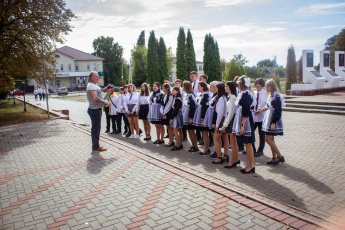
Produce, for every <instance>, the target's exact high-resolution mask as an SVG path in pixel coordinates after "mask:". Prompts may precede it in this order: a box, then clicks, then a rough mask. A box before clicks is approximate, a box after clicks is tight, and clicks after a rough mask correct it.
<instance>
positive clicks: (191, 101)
mask: <svg viewBox="0 0 345 230" xmlns="http://www.w3.org/2000/svg"><path fill="white" fill-rule="evenodd" d="M196 109H197V102H196V99H195V96H194V94H193V93H188V95H187V97H186V100H185V101H184V108H183V127H184V128H185V129H186V130H193V129H195V127H194V125H193V124H190V123H189V120H190V119H193V117H194V113H195V111H196Z"/></svg>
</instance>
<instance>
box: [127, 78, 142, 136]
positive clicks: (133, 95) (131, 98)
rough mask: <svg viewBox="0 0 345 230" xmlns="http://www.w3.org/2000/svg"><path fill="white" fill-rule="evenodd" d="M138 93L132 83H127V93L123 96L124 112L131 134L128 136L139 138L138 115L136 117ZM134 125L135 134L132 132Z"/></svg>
mask: <svg viewBox="0 0 345 230" xmlns="http://www.w3.org/2000/svg"><path fill="white" fill-rule="evenodd" d="M138 105H139V95H138V93H137V92H136V88H135V86H134V85H133V84H130V85H128V95H127V96H126V98H125V104H124V107H125V112H126V117H127V119H128V123H129V128H130V131H131V135H130V136H129V138H135V139H137V138H139V117H138ZM134 126H135V131H136V134H134Z"/></svg>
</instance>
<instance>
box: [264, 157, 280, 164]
mask: <svg viewBox="0 0 345 230" xmlns="http://www.w3.org/2000/svg"><path fill="white" fill-rule="evenodd" d="M279 162H280V160H277V161H276V160H275V159H274V158H272V160H271V161H267V164H268V165H277V164H279Z"/></svg>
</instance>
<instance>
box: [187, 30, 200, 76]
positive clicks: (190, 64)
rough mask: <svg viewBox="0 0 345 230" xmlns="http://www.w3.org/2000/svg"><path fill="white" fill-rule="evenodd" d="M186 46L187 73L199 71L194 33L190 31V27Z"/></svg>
mask: <svg viewBox="0 0 345 230" xmlns="http://www.w3.org/2000/svg"><path fill="white" fill-rule="evenodd" d="M186 48H187V52H186V64H187V70H186V71H187V73H190V72H192V71H198V69H197V66H196V60H195V50H194V45H193V38H192V33H191V32H190V29H188V32H187V40H186ZM188 77H189V76H188ZM184 80H185V79H184Z"/></svg>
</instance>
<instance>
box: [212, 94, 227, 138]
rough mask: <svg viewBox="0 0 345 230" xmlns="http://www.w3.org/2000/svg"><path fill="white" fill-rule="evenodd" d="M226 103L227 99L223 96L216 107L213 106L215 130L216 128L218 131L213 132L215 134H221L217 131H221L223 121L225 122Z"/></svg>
mask: <svg viewBox="0 0 345 230" xmlns="http://www.w3.org/2000/svg"><path fill="white" fill-rule="evenodd" d="M226 102H227V99H226V97H225V96H224V95H223V96H221V97H220V98H219V99H218V101H217V103H216V105H215V109H214V111H215V112H216V114H217V115H216V117H217V119H216V130H217V128H218V131H215V132H216V133H222V132H220V131H219V129H221V128H222V127H223V126H224V121H225V116H226Z"/></svg>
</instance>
